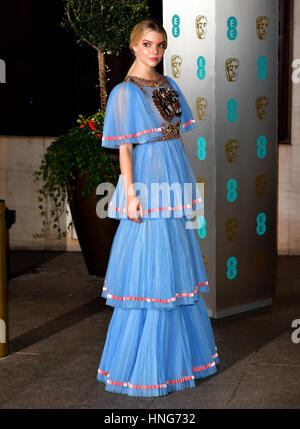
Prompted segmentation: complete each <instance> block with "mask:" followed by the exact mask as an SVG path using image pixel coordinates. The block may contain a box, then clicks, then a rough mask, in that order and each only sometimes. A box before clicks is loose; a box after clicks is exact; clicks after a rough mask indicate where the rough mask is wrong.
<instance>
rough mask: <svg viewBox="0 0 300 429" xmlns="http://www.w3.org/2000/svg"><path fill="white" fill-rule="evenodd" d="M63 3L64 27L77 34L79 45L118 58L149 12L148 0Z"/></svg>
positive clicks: (73, 1)
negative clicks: (136, 25)
mask: <svg viewBox="0 0 300 429" xmlns="http://www.w3.org/2000/svg"><path fill="white" fill-rule="evenodd" d="M63 1H64V10H65V15H64V17H63V20H62V22H61V26H62V27H64V28H66V29H68V30H70V29H73V30H74V31H75V33H76V36H77V37H78V39H77V43H78V44H79V45H80V46H84V45H85V43H86V42H88V43H89V44H91V45H92V46H93V47H95V48H96V49H99V50H100V51H102V52H105V53H107V54H116V55H119V53H120V52H121V50H122V49H124V48H126V47H128V46H129V37H130V33H131V30H132V29H133V27H134V25H135V24H136V23H137V22H138V21H140V20H142V19H144V18H146V17H147V16H148V12H149V6H148V2H147V0H118V1H111V0H63Z"/></svg>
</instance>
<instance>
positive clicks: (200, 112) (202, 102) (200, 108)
mask: <svg viewBox="0 0 300 429" xmlns="http://www.w3.org/2000/svg"><path fill="white" fill-rule="evenodd" d="M207 106H208V101H207V98H205V97H197V98H196V112H197V116H198V119H199V121H205V119H206V116H207Z"/></svg>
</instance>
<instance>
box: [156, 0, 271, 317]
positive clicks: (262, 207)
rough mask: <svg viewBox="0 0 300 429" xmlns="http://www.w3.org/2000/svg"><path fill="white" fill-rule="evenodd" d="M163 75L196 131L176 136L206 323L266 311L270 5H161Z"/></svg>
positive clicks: (206, 1) (207, 1)
mask: <svg viewBox="0 0 300 429" xmlns="http://www.w3.org/2000/svg"><path fill="white" fill-rule="evenodd" d="M163 24H164V27H165V29H166V31H167V33H168V48H167V50H166V53H165V57H164V73H165V74H167V75H170V76H171V77H173V78H174V79H175V80H176V82H177V83H178V85H179V87H180V88H181V89H182V91H183V93H184V94H185V96H186V98H187V101H188V103H189V105H190V107H191V108H192V111H193V114H194V118H195V120H196V124H197V126H196V128H195V129H193V130H192V131H189V132H188V133H186V134H183V138H184V142H185V149H186V152H187V155H188V157H189V159H190V161H191V164H192V167H193V169H194V172H195V175H196V177H197V181H198V182H199V183H202V184H204V195H205V201H204V215H203V218H202V219H200V216H199V219H198V221H199V222H198V223H199V228H197V236H198V240H199V244H200V247H201V251H202V254H203V260H204V263H205V266H206V270H207V275H208V280H209V284H210V292H209V293H208V294H203V299H205V302H206V305H207V308H208V311H209V313H210V316H211V317H214V318H221V317H224V316H227V315H231V314H236V313H240V312H243V311H247V310H251V309H255V308H259V307H264V306H268V305H271V304H272V294H273V291H274V287H275V281H276V263H277V254H276V222H277V219H276V218H277V150H278V144H277V140H278V138H277V113H278V107H277V99H278V83H277V81H278V48H277V45H278V0H251V1H249V0H188V1H187V2H183V1H181V0H164V1H163Z"/></svg>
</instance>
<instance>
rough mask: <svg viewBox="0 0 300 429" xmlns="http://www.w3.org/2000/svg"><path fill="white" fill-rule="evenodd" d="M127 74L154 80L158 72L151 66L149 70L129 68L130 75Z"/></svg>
mask: <svg viewBox="0 0 300 429" xmlns="http://www.w3.org/2000/svg"><path fill="white" fill-rule="evenodd" d="M128 76H136V77H140V78H142V79H146V80H156V79H157V78H159V77H160V74H159V73H158V72H157V71H156V70H155V69H154V68H152V67H151V69H150V70H148V69H141V68H134V69H133V70H131V72H130V75H128Z"/></svg>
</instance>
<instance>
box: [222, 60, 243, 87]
mask: <svg viewBox="0 0 300 429" xmlns="http://www.w3.org/2000/svg"><path fill="white" fill-rule="evenodd" d="M239 65H240V62H239V60H238V59H237V58H227V60H226V61H225V72H226V77H227V80H228V81H229V82H236V80H237V77H238V74H239Z"/></svg>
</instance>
